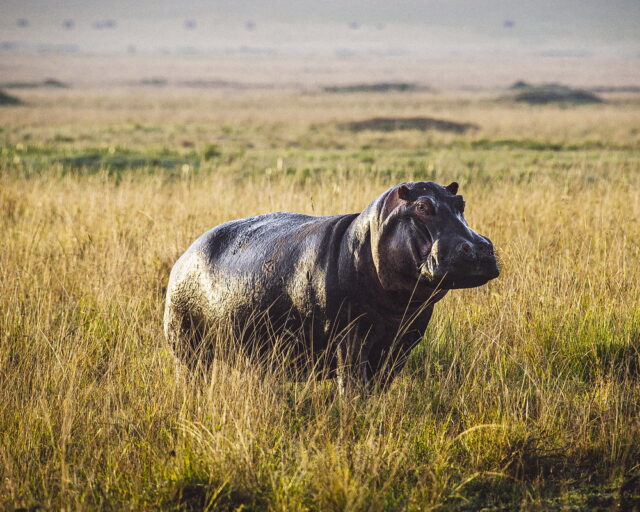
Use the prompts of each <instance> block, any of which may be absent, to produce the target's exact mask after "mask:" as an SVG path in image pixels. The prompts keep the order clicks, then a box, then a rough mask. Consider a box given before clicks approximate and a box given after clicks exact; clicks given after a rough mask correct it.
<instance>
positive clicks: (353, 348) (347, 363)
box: [336, 337, 373, 395]
mask: <svg viewBox="0 0 640 512" xmlns="http://www.w3.org/2000/svg"><path fill="white" fill-rule="evenodd" d="M368 357H369V354H368V352H367V349H366V346H365V345H364V344H363V343H362V341H361V340H360V339H358V338H352V337H349V338H348V339H345V340H343V341H342V342H341V343H340V344H339V345H338V347H337V365H336V380H337V383H338V391H339V393H340V394H342V395H344V394H345V393H346V392H348V391H352V390H354V391H365V392H367V391H368V390H369V389H370V388H371V384H372V377H373V373H372V371H371V365H370V364H369V359H368Z"/></svg>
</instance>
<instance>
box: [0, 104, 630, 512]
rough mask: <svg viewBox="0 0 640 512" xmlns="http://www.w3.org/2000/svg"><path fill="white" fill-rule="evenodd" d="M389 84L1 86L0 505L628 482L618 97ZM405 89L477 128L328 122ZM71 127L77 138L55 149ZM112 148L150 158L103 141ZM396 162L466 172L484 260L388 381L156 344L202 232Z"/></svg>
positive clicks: (404, 504) (462, 493) (339, 204)
mask: <svg viewBox="0 0 640 512" xmlns="http://www.w3.org/2000/svg"><path fill="white" fill-rule="evenodd" d="M56 94H59V93H56ZM64 94H68V93H64ZM64 94H63V96H64ZM74 94H77V93H74ZM372 98H373V99H372ZM390 98H391V99H388V98H387V97H386V96H373V97H372V96H363V97H359V96H357V95H356V96H354V97H352V102H353V105H351V104H349V103H348V102H347V101H346V100H345V99H344V98H340V97H335V96H324V95H315V96H310V97H309V96H300V97H294V98H293V99H292V98H285V99H283V98H282V97H280V96H277V95H274V97H273V98H269V97H266V98H265V97H260V98H252V97H248V98H244V99H238V98H236V99H233V100H230V101H223V100H220V99H216V98H213V99H211V98H209V99H207V100H206V102H207V103H206V104H207V105H208V106H209V107H219V111H220V113H219V114H218V116H219V117H217V118H216V114H215V112H214V113H211V112H208V113H207V112H203V111H202V109H201V108H200V105H199V104H198V103H195V102H194V101H193V100H192V99H183V102H182V103H181V102H180V98H178V99H176V98H168V99H166V102H165V103H163V101H162V98H152V99H143V100H141V101H142V104H143V106H144V105H147V104H148V103H153V104H154V105H159V107H158V109H157V110H149V111H148V110H144V109H141V110H136V108H135V105H133V104H131V105H129V110H127V108H126V107H127V105H128V104H127V103H126V101H128V100H125V101H124V105H123V106H122V111H121V113H120V115H118V114H117V112H115V113H114V112H113V111H112V109H111V107H113V105H107V106H105V105H104V104H102V103H100V102H96V100H95V99H93V100H92V98H91V97H88V98H86V99H84V100H83V102H84V103H83V108H82V109H80V108H78V109H74V108H72V105H69V104H66V103H65V101H64V100H61V101H60V102H56V103H51V104H44V105H40V106H38V105H32V106H30V107H23V108H28V109H29V110H28V111H26V112H25V113H24V115H20V116H19V115H18V114H16V113H15V112H17V110H10V111H3V112H2V113H1V116H2V117H1V118H2V119H3V120H4V121H5V123H6V124H5V129H4V130H3V132H2V133H3V140H4V146H3V149H2V154H1V155H0V172H1V176H0V233H1V234H2V236H1V241H0V251H1V256H0V475H1V476H2V478H1V479H0V504H1V505H0V506H2V507H4V508H8V509H12V508H17V507H32V506H35V505H40V506H42V507H44V508H45V509H54V510H55V509H61V508H65V509H67V510H86V509H117V510H122V509H136V510H148V509H197V510H199V509H210V510H216V509H222V510H229V509H230V510H233V509H236V508H240V507H244V509H245V510H282V511H284V510H287V511H289V510H300V511H302V510H322V511H326V510H349V511H351V510H397V509H406V510H429V509H437V508H441V509H452V510H454V509H455V510H458V509H461V508H465V507H467V508H469V509H473V508H478V507H479V506H481V505H482V506H496V507H498V506H499V507H507V508H513V509H518V508H525V509H532V510H546V509H549V508H561V507H562V506H567V507H569V506H582V507H588V506H592V507H593V506H602V507H609V506H614V505H620V506H622V507H625V506H636V507H637V506H638V503H639V501H640V491H639V487H638V481H639V479H640V469H639V468H640V466H639V465H640V443H638V439H639V438H640V422H639V420H638V418H639V413H640V354H639V350H640V269H639V267H640V265H639V264H638V263H639V262H640V194H638V189H639V186H640V175H639V174H638V165H639V163H640V162H639V160H640V151H639V149H638V133H639V132H638V125H637V119H638V117H637V114H638V105H637V103H631V106H630V104H628V103H625V104H624V105H616V104H607V105H603V106H596V107H584V109H568V110H562V109H558V108H554V107H549V108H546V107H545V108H542V109H540V110H536V109H528V108H527V109H523V108H522V107H514V106H508V105H503V104H493V103H490V102H488V100H486V99H478V100H477V101H476V100H473V99H472V100H469V99H468V98H467V99H466V100H465V103H461V104H460V105H458V106H456V104H455V102H454V101H453V100H450V99H446V100H445V99H442V98H437V97H433V96H430V95H425V94H422V93H420V94H416V95H408V96H407V97H406V98H405V97H402V98H399V97H397V96H391V97H390ZM354 99H355V100H357V101H354ZM285 100H286V101H288V102H291V101H294V102H295V106H296V110H295V112H296V114H295V116H294V117H293V119H292V120H291V125H290V126H289V125H288V124H287V122H286V121H287V114H286V112H287V111H286V110H285V108H284V105H285V103H286V101H285ZM145 102H147V103H145ZM163 105H169V106H168V107H167V106H163ZM176 106H182V107H183V108H182V109H181V110H180V117H181V122H182V123H184V126H185V127H186V128H185V130H186V132H184V133H183V132H180V131H179V130H177V129H176V124H175V120H174V119H172V118H171V112H172V111H175V110H176ZM261 106H262V107H261ZM259 107H261V108H259ZM325 108H328V109H329V112H330V113H331V114H327V112H326V110H325ZM415 108H422V109H424V110H427V111H428V110H434V111H439V113H438V117H444V118H450V119H453V120H458V121H464V122H474V123H477V124H479V125H480V126H481V129H480V131H479V132H478V133H476V134H473V135H469V134H465V135H451V134H437V133H431V132H427V133H419V132H407V133H402V132H397V133H393V132H392V133H389V134H378V133H360V134H355V135H354V134H351V133H349V132H343V131H340V130H339V129H338V128H336V124H335V123H336V122H337V121H339V120H346V119H349V118H363V117H364V116H365V115H367V116H370V117H372V116H373V115H374V114H375V115H378V114H385V115H388V114H389V113H394V112H395V113H398V112H406V111H411V110H413V109H415ZM289 109H291V106H290V105H289ZM56 112H58V114H59V116H60V117H56V115H55V114H56ZM60 112H61V113H60ZM131 112H133V113H134V114H132V113H131ZM135 113H137V115H139V118H140V119H139V120H137V121H131V120H130V117H132V116H134V115H135ZM234 113H235V114H234ZM269 113H271V116H272V118H273V120H272V121H269ZM427 113H428V112H427ZM47 114H50V115H51V117H47ZM234 115H235V116H236V117H237V119H238V120H239V121H238V122H234ZM190 116H191V117H190ZM252 116H253V117H255V121H251V119H252ZM523 116H525V117H527V116H529V120H528V122H527V120H526V119H523ZM96 119H97V121H95V120H96ZM190 119H192V121H193V124H192V125H191V124H190V123H189V120H190ZM135 123H139V125H140V126H143V127H145V126H147V127H148V126H151V127H153V129H139V128H135ZM125 125H127V126H129V125H130V126H132V127H134V128H132V129H131V130H128V131H127V130H123V131H119V130H118V129H117V128H119V127H122V126H125ZM6 126H9V127H10V129H8V128H6ZM197 127H200V129H197ZM27 131H28V132H29V134H30V135H29V137H28V140H23V139H24V137H25V134H26V132H27ZM56 134H59V140H57V141H56V139H55V138H56ZM103 136H104V137H105V140H102V137H103ZM185 140H186V141H188V142H189V144H183V142H184V141H185ZM505 140H506V141H514V140H519V141H524V142H519V143H513V142H508V143H505V142H504V141H505ZM594 141H597V143H596V142H594ZM174 144H175V147H174ZM212 144H216V146H215V148H216V151H215V155H214V154H213V152H212V151H209V157H207V151H208V148H210V147H213V146H211V145H212ZM549 144H555V146H554V145H551V146H550V145H549ZM18 145H21V146H18ZM558 145H559V146H558ZM363 146H364V148H363ZM92 148H94V149H96V151H97V154H98V155H100V157H101V158H102V157H104V159H103V160H100V161H99V162H98V163H97V164H96V165H93V164H92V165H84V166H83V165H75V163H77V162H76V161H65V160H60V159H61V158H63V157H65V158H66V157H76V156H81V155H84V154H87V152H88V151H89V150H91V151H93V149H92ZM109 148H115V149H114V150H113V151H112V152H110V150H109ZM118 155H121V156H123V157H124V156H128V157H131V155H134V156H135V157H136V158H143V157H144V158H148V159H149V160H148V162H147V160H145V161H144V162H143V163H142V165H139V166H138V165H124V166H121V167H118V166H112V165H110V164H109V158H115V157H117V156H118ZM161 155H165V156H166V155H168V156H167V158H171V159H175V160H176V161H177V162H178V163H177V164H176V165H175V166H167V167H165V166H162V165H160V164H158V163H157V162H154V158H160V156H161ZM16 157H18V160H16ZM184 158H188V159H190V160H188V161H186V160H185V162H183V161H182V159H184ZM74 162H75V163H74ZM184 164H188V165H190V167H189V169H186V170H185V169H184V168H183V165H184ZM409 179H434V180H437V181H441V182H448V181H451V180H453V179H456V180H458V181H460V183H461V193H463V194H464V195H465V198H466V200H467V205H468V208H467V210H468V214H467V219H468V221H469V223H470V224H471V226H473V227H474V228H475V229H477V230H478V231H479V232H481V233H484V234H487V235H488V236H490V237H491V239H492V240H493V241H494V243H495V245H496V247H497V250H498V251H499V256H500V260H501V265H502V275H501V277H500V278H499V279H497V280H496V281H493V282H491V283H490V284H489V285H487V286H485V287H482V288H479V289H474V290H466V291H455V292H452V293H450V294H449V295H448V296H447V297H446V298H445V299H444V300H443V301H442V302H441V303H439V304H438V306H437V307H436V313H435V315H434V319H433V320H432V323H431V325H430V326H429V330H428V332H427V335H426V336H425V340H424V341H423V343H422V344H421V345H420V346H419V347H418V348H417V349H416V350H415V353H414V354H413V355H412V358H411V360H410V364H409V365H408V367H407V369H406V371H404V372H403V373H402V375H401V376H400V378H399V379H398V380H397V381H396V382H395V383H394V385H393V386H392V387H391V388H390V389H389V390H387V391H385V392H381V393H379V394H374V395H372V396H369V397H354V396H346V397H343V396H341V395H339V394H337V393H336V392H335V387H334V385H333V383H331V382H312V381H309V382H306V383H305V382H303V383H299V384H294V383H291V382H287V381H286V380H284V379H283V378H282V376H281V375H280V374H279V372H278V371H277V369H275V370H272V371H266V372H258V371H256V369H255V368H251V367H247V366H246V365H244V364H243V363H242V362H241V361H239V362H238V363H237V364H235V365H225V364H215V365H214V366H213V368H212V369H211V373H210V374H209V375H208V376H207V377H206V378H205V379H198V378H195V377H194V376H193V375H191V374H190V373H189V372H188V371H186V369H184V368H182V367H180V366H179V365H177V364H176V362H175V360H174V357H173V354H172V353H171V351H170V349H169V347H168V345H167V344H166V342H165V340H164V336H163V334H162V310H163V301H164V287H165V286H166V282H167V278H168V274H169V270H170V268H171V266H172V264H173V262H174V261H175V260H176V258H177V257H178V256H179V255H180V254H181V252H182V251H184V249H185V248H186V247H187V246H188V245H189V244H190V243H191V241H192V240H193V239H194V238H195V237H196V236H198V235H199V234H201V233H202V232H204V231H205V230H207V229H209V228H210V227H212V226H214V225H216V224H219V223H221V222H223V221H226V220H228V219H231V218H237V217H244V216H249V215H253V214H257V213H263V212H267V211H279V210H287V211H299V212H304V213H311V214H316V215H322V214H334V213H346V212H354V211H359V210H361V209H362V208H363V207H364V206H365V205H366V204H367V203H368V202H369V201H370V200H371V199H373V198H374V197H375V196H377V195H378V194H379V193H380V192H382V191H383V190H385V189H386V188H388V187H389V186H391V185H393V184H395V183H397V182H399V181H402V180H409Z"/></svg>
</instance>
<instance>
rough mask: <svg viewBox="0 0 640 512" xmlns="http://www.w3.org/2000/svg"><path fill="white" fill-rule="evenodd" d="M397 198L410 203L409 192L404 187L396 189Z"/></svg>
mask: <svg viewBox="0 0 640 512" xmlns="http://www.w3.org/2000/svg"><path fill="white" fill-rule="evenodd" d="M398 197H399V198H400V199H402V200H403V201H411V190H410V189H409V187H407V186H406V185H400V186H399V187H398Z"/></svg>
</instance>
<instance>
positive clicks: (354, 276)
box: [164, 181, 499, 388]
mask: <svg viewBox="0 0 640 512" xmlns="http://www.w3.org/2000/svg"><path fill="white" fill-rule="evenodd" d="M464 207H465V202H464V200H463V198H462V196H460V195H458V184H457V183H455V182H453V183H451V184H450V185H447V186H442V185H438V184H436V183H433V182H429V181H426V182H425V181H421V182H410V183H401V184H399V185H396V186H394V187H392V188H390V189H389V190H387V191H386V192H383V193H382V194H381V195H380V196H378V197H377V198H375V199H374V200H373V201H372V202H371V203H370V204H369V205H368V206H367V207H366V208H365V209H364V210H363V211H362V212H361V213H352V214H345V215H334V216H326V217H313V216H309V215H303V214H299V213H285V212H279V213H267V214H264V215H258V216H255V217H248V218H243V219H237V220H232V221H229V222H225V223H224V224H221V225H219V226H217V227H215V228H213V229H211V230H210V231H208V232H207V233H205V234H203V235H202V236H200V238H198V239H197V240H196V241H195V242H193V244H192V245H191V246H190V247H189V248H188V249H187V251H186V252H185V253H184V254H183V255H182V256H181V257H180V258H179V259H178V261H177V262H176V264H175V265H174V267H173V269H172V271H171V275H170V277H169V284H168V287H167V296H166V307H165V314H164V330H165V335H166V337H167V339H168V341H169V343H170V344H171V345H172V347H173V349H174V351H175V353H176V355H177V356H178V358H179V359H181V360H182V361H184V362H185V363H188V364H189V365H192V366H193V365H196V364H198V365H199V364H200V363H208V362H211V361H212V360H213V358H215V357H216V356H217V354H216V352H217V351H218V350H217V349H218V348H219V344H220V343H221V335H220V332H221V331H220V329H222V328H224V329H226V330H225V331H224V332H225V333H226V334H225V335H224V336H226V337H228V336H229V335H231V336H232V337H233V339H234V340H235V342H234V343H235V344H234V347H236V349H238V350H239V351H240V352H244V353H246V354H253V355H256V354H257V355H258V356H261V357H265V358H267V359H268V358H269V355H271V356H273V355H274V354H275V353H277V354H286V357H281V356H280V355H278V356H277V357H276V359H278V360H281V361H285V362H286V363H285V364H286V365H288V366H290V367H291V369H295V370H296V371H295V372H294V373H295V375H296V376H300V373H298V372H299V371H301V369H302V372H303V373H302V375H308V372H309V370H311V369H313V370H315V371H316V372H317V375H319V376H320V377H321V378H331V377H337V378H338V379H339V382H340V384H341V386H344V385H345V383H347V382H351V383H353V384H357V385H362V386H365V387H367V388H371V387H372V386H377V385H383V386H386V385H387V384H388V383H389V382H390V381H391V380H392V379H393V377H394V375H396V374H397V372H398V371H400V370H401V369H402V367H403V366H404V364H405V362H406V360H407V356H408V355H409V353H410V352H411V350H412V349H413V348H414V347H415V346H416V345H417V344H418V343H419V342H420V340H421V339H422V337H423V335H424V332H425V330H426V328H427V324H428V323H429V320H430V318H431V315H432V313H433V308H434V305H435V303H436V302H438V301H439V300H441V299H442V298H443V297H444V296H445V295H446V293H447V292H448V291H449V290H452V289H457V288H470V287H476V286H481V285H483V284H485V283H487V282H488V281H489V280H491V279H494V278H496V277H498V275H499V269H498V264H497V261H496V255H495V252H494V248H493V244H492V243H491V241H490V240H489V239H488V238H487V237H485V236H482V235H480V234H478V233H476V232H475V231H473V230H472V229H471V228H469V226H468V225H467V222H466V220H465V218H464ZM215 332H218V336H216V335H215ZM205 366H207V365H206V364H205Z"/></svg>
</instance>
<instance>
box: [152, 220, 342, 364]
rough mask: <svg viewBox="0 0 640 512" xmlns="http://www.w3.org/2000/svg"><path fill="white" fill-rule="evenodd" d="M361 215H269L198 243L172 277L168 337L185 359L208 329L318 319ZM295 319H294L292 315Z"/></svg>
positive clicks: (236, 223) (220, 229) (230, 225)
mask: <svg viewBox="0 0 640 512" xmlns="http://www.w3.org/2000/svg"><path fill="white" fill-rule="evenodd" d="M354 217H355V215H341V216H334V217H311V216H308V215H302V214H297V213H270V214H266V215H259V216H256V217H249V218H244V219H238V220H233V221H230V222H226V223H224V224H221V225H219V226H217V227H215V228H213V229H211V230H210V231H208V232H207V233H205V234H203V235H202V236H201V237H199V238H198V239H197V240H196V241H195V242H194V243H193V244H192V245H191V246H190V247H189V249H187V251H186V252H185V253H184V254H183V255H182V256H181V257H180V258H179V259H178V261H177V262H176V264H175V265H174V267H173V269H172V271H171V275H170V277H169V284H168V287H167V299H166V306H165V318H164V327H165V334H166V336H167V338H168V340H169V341H170V342H171V344H172V345H173V346H174V348H175V349H177V352H178V353H179V354H180V353H181V352H182V350H183V349H185V348H187V349H188V350H189V351H190V352H193V349H194V347H195V346H197V345H199V344H200V340H201V336H202V333H203V331H204V330H206V328H216V329H217V328H223V327H225V326H231V325H234V326H237V327H239V328H240V329H243V328H244V326H245V325H246V324H247V323H249V322H250V321H251V320H252V319H255V318H256V315H260V314H262V313H264V312H266V311H269V314H270V318H271V320H277V319H278V318H280V317H287V318H300V317H306V316H312V315H313V314H314V311H311V310H310V309H309V308H314V307H316V308H317V307H320V308H326V303H327V298H326V292H327V282H328V281H333V282H334V285H333V288H335V287H337V286H338V285H337V274H338V272H337V270H335V269H334V268H333V266H334V265H335V264H336V263H337V260H338V253H339V247H340V242H341V240H342V235H343V233H344V230H345V229H346V227H347V226H348V225H349V224H350V222H351V220H352V219H353V218H354ZM291 313H293V314H291Z"/></svg>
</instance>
